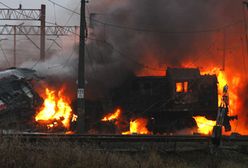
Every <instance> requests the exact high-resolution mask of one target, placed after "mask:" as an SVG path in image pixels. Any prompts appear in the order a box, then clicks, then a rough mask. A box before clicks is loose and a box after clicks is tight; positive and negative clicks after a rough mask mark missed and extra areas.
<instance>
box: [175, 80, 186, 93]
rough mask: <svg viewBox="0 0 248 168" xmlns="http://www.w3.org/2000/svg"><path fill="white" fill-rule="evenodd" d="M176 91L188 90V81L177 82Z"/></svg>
mask: <svg viewBox="0 0 248 168" xmlns="http://www.w3.org/2000/svg"><path fill="white" fill-rule="evenodd" d="M176 92H188V82H177V83H176Z"/></svg>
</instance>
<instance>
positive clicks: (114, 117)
mask: <svg viewBox="0 0 248 168" xmlns="http://www.w3.org/2000/svg"><path fill="white" fill-rule="evenodd" d="M120 114H121V109H119V108H118V109H117V110H116V111H115V112H114V113H110V114H107V115H106V116H105V117H104V118H103V119H102V121H113V120H117V119H118V118H119V117H120Z"/></svg>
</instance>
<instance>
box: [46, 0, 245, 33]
mask: <svg viewBox="0 0 248 168" xmlns="http://www.w3.org/2000/svg"><path fill="white" fill-rule="evenodd" d="M48 1H49V2H51V3H53V4H55V5H57V6H59V7H61V8H63V9H65V10H67V11H70V12H73V13H74V14H77V15H80V13H78V12H76V11H73V10H72V9H70V8H67V7H65V6H63V5H61V4H59V3H56V2H54V1H52V0H48ZM87 19H90V21H93V22H95V23H99V24H102V25H104V26H108V27H112V28H117V29H124V30H132V31H138V32H149V33H159V34H198V33H210V32H216V31H220V30H222V29H224V28H228V27H232V26H234V25H237V24H241V23H243V21H242V20H237V21H234V22H233V23H230V24H226V25H223V26H219V27H216V28H209V29H201V30H189V31H164V30H156V29H148V28H143V27H142V28H141V27H133V26H126V25H120V24H114V23H107V22H104V21H101V20H98V19H92V18H90V17H87Z"/></svg>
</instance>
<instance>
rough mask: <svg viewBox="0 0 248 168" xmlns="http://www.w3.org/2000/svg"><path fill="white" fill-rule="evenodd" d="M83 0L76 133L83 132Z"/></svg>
mask: <svg viewBox="0 0 248 168" xmlns="http://www.w3.org/2000/svg"><path fill="white" fill-rule="evenodd" d="M85 27H86V24H85V0H81V16H80V45H79V59H78V90H77V112H78V125H77V131H78V133H85V93H84V91H85V90H84V89H85V83H84V81H85V79H84V78H85V77H84V72H85V66H84V57H85Z"/></svg>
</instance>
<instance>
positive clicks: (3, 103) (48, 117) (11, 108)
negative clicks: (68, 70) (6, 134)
mask: <svg viewBox="0 0 248 168" xmlns="http://www.w3.org/2000/svg"><path fill="white" fill-rule="evenodd" d="M41 79H42V78H41V77H39V76H38V75H37V72H36V71H35V70H32V69H27V68H10V69H6V70H3V71H1V72H0V129H1V130H21V131H44V132H48V131H53V132H54V131H69V130H71V128H72V126H71V124H72V123H74V124H75V121H76V119H77V116H76V115H75V114H73V112H72V109H71V107H70V102H69V101H68V100H67V99H65V98H64V96H63V95H62V92H63V90H62V89H61V90H60V91H58V93H56V91H54V90H50V89H49V88H45V91H43V92H45V94H43V97H41V96H40V94H39V93H38V92H37V91H36V90H35V89H34V83H35V81H37V80H41ZM38 90H39V89H38Z"/></svg>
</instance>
